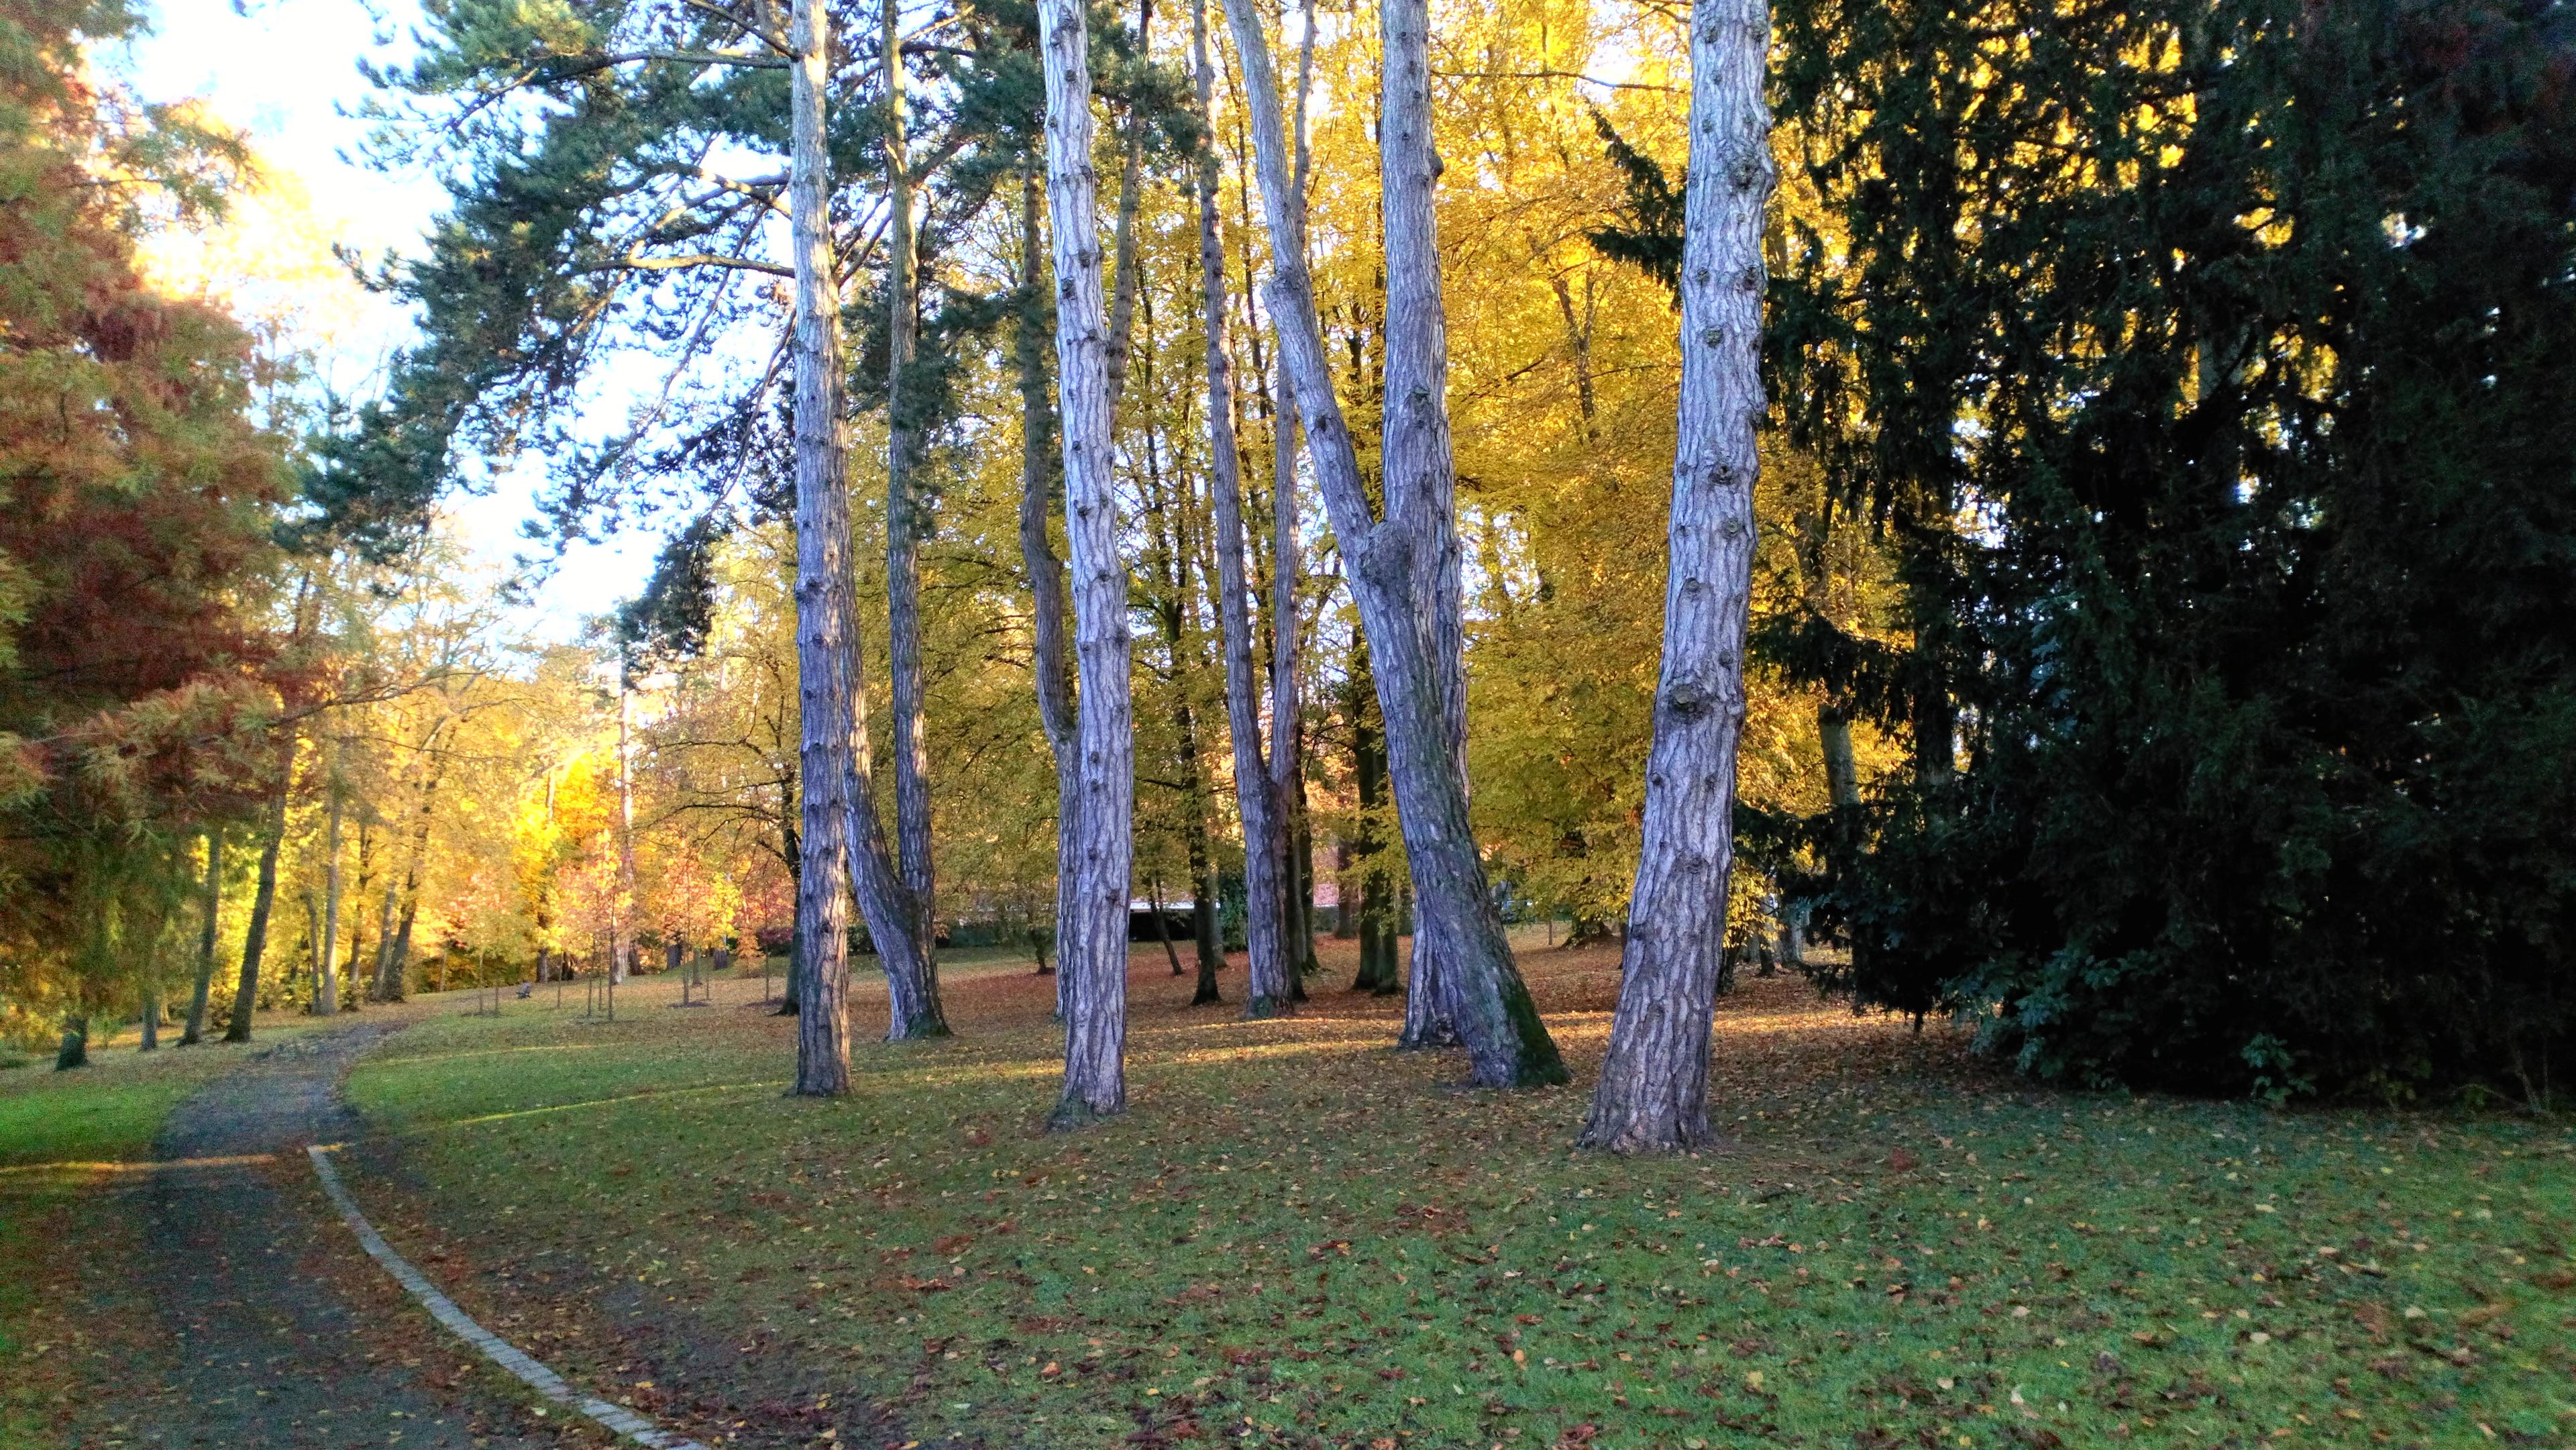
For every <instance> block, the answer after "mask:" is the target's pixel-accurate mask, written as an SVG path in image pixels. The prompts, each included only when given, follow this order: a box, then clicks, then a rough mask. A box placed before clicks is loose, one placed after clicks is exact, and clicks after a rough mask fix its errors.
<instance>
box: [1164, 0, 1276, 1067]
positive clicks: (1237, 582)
mask: <svg viewBox="0 0 2576 1450" xmlns="http://www.w3.org/2000/svg"><path fill="white" fill-rule="evenodd" d="M1190 63H1191V67H1192V69H1193V70H1194V71H1195V72H1196V81H1197V86H1198V105H1199V115H1200V118H1201V119H1202V120H1204V119H1206V118H1207V117H1208V116H1209V115H1211V114H1213V106H1214V100H1215V94H1216V68H1215V62H1214V58H1213V57H1212V56H1211V55H1210V53H1209V48H1208V35H1207V0H1196V3H1195V5H1194V6H1193V9H1192V12H1191V35H1190ZM1216 190H1217V159H1216V147H1215V144H1214V142H1213V141H1212V140H1211V141H1210V142H1209V143H1208V144H1207V145H1206V146H1205V147H1204V148H1203V149H1202V150H1201V151H1200V153H1199V165H1198V203H1199V302H1200V316H1201V322H1202V330H1203V331H1204V332H1205V333H1206V339H1207V420H1208V460H1209V469H1210V472H1209V492H1210V494H1211V496H1212V501H1213V503H1214V505H1215V512H1216V581H1217V587H1216V592H1217V622H1218V626H1219V628H1220V629H1221V630H1222V631H1223V634H1224V645H1225V717H1226V726H1227V730H1226V733H1227V735H1228V736H1229V737H1231V739H1232V740H1233V742H1234V800H1235V809H1236V810H1237V811H1238V812H1239V813H1240V814H1241V816H1242V818H1243V878H1244V893H1245V897H1246V902H1245V909H1244V926H1243V935H1244V946H1245V947H1246V948H1247V951H1248V954H1249V958H1250V962H1251V969H1250V979H1251V980H1250V984H1249V985H1248V986H1247V987H1246V988H1245V996H1246V1000H1245V1002H1244V1015H1245V1016H1247V1017H1270V1016H1275V1015H1277V1014H1279V1013H1281V1012H1284V1011H1286V1010H1287V1008H1288V974H1289V973H1290V972H1291V971H1294V970H1295V966H1294V964H1292V963H1291V962H1290V961H1289V960H1288V956H1287V952H1286V950H1285V945H1286V944H1285V940H1284V932H1285V929H1286V927H1287V924H1288V918H1287V911H1286V887H1285V884H1284V882H1283V881H1282V879H1281V873H1282V871H1283V869H1284V868H1285V867H1286V865H1287V855H1288V853H1287V844H1288V843H1287V836H1286V834H1285V832H1283V831H1282V830H1281V827H1282V826H1283V825H1284V824H1285V823H1284V822H1283V821H1282V820H1281V819H1280V814H1279V809H1278V807H1279V791H1278V788H1277V787H1276V785H1275V784H1274V783H1273V782H1272V780H1271V775H1270V765H1269V762H1268V760H1267V758H1266V753H1265V751H1264V750H1263V748H1262V743H1261V701H1260V698H1259V695H1258V693H1257V686H1256V684H1255V682H1254V677H1253V667H1252V602H1251V597H1250V595H1249V593H1248V590H1247V586H1246V584H1245V582H1244V575H1243V550H1244V539H1243V468H1242V463H1241V454H1240V452H1239V449H1238V445H1237V443H1236V440H1235V435H1234V364H1233V361H1232V359H1231V358H1230V357H1229V356H1228V354H1227V352H1226V346H1225V319H1226V283H1225V252H1224V248H1223V244H1222V242H1221V240H1220V237H1219V233H1218V229H1217V210H1216ZM1280 431H1281V432H1282V433H1283V434H1285V432H1286V428H1285V425H1284V424H1283V425H1282V428H1281V430H1280ZM1288 446H1289V447H1290V448H1292V449H1293V447H1294V446H1295V445H1294V444H1293V443H1291V444H1290V445H1288ZM1205 985H1206V986H1207V987H1209V988H1213V986H1214V985H1215V984H1214V982H1213V981H1212V980H1210V981H1206V982H1205Z"/></svg>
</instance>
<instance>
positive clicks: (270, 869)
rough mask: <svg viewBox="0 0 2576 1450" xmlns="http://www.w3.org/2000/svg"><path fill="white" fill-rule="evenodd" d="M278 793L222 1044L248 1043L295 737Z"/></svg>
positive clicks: (292, 777)
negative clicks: (239, 972)
mask: <svg viewBox="0 0 2576 1450" xmlns="http://www.w3.org/2000/svg"><path fill="white" fill-rule="evenodd" d="M284 753H285V757H286V763H285V764H284V765H283V766H281V767H280V769H279V773H278V780H277V794H275V795H273V796H271V797H269V803H268V831H267V833H266V835H265V836H263V837H262V838H261V840H260V844H259V884H258V886H257V887H256V888H254V889H253V891H252V892H251V898H250V932H249V934H248V935H247V936H245V937H243V938H242V957H241V976H240V977H239V979H238V980H236V981H235V983H234V984H233V1010H232V1018H231V1020H230V1021H228V1022H227V1023H225V1025H224V1041H226V1042H248V1041H250V1014H251V1011H252V1009H253V1008H254V1007H255V1006H256V1005H257V1004H258V1001H259V960H260V957H261V955H262V954H263V953H265V952H266V951H267V950H268V921H269V916H270V913H271V912H272V911H274V910H275V908H276V905H277V853H278V849H279V848H280V847H282V846H283V845H285V844H286V804H287V800H288V797H289V795H290V794H291V793H292V791H293V789H294V784H295V737H294V736H293V735H292V734H289V735H288V736H287V738H286V748H285V752H284Z"/></svg>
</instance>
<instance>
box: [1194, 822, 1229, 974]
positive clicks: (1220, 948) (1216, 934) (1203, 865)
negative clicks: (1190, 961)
mask: <svg viewBox="0 0 2576 1450" xmlns="http://www.w3.org/2000/svg"><path fill="white" fill-rule="evenodd" d="M1223 915H1224V908H1223V907H1222V906H1221V905H1220V904H1219V903H1218V901H1217V890H1216V863H1215V862H1214V861H1212V860H1210V859H1208V849H1207V841H1206V839H1205V838H1204V837H1199V836H1193V837H1191V838H1190V935H1191V937H1192V938H1194V939H1195V940H1196V941H1197V943H1198V966H1199V981H1198V990H1197V991H1195V992H1193V993H1191V994H1190V1005H1191V1006H1193V1007H1206V1006H1210V1005H1213V1004H1215V1003H1218V1002H1222V1001H1224V1000H1225V993H1223V992H1221V991H1219V990H1218V989H1217V981H1216V974H1217V973H1219V972H1222V971H1224V970H1225V923H1224V922H1223V921H1222V920H1220V918H1221V917H1222V916H1223Z"/></svg>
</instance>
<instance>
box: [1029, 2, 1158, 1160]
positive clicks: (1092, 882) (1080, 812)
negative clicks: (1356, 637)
mask: <svg viewBox="0 0 2576 1450" xmlns="http://www.w3.org/2000/svg"><path fill="white" fill-rule="evenodd" d="M1086 22H1087V17H1086V15H1085V12H1084V8H1083V6H1082V5H1081V4H1080V3H1079V0H1040V3H1039V5H1038V25H1039V31H1040V37H1039V50H1040V51H1041V52H1042V54H1043V56H1044V58H1045V68H1046V86H1047V148H1046V152H1047V200H1048V210H1049V213H1050V220H1051V221H1052V223H1053V233H1054V236H1053V242H1054V252H1055V275H1056V290H1057V305H1056V378H1057V389H1058V392H1059V395H1060V398H1061V413H1062V418H1063V429H1062V435H1063V454H1064V479H1065V533H1066V538H1067V540H1068V541H1069V543H1070V544H1071V553H1072V556H1073V558H1072V575H1073V596H1074V633H1075V655H1076V658H1077V661H1078V663H1079V668H1080V673H1081V683H1082V691H1081V698H1080V700H1079V702H1078V704H1077V713H1076V717H1075V726H1074V740H1075V747H1076V748H1075V777H1076V780H1075V784H1076V787H1077V794H1076V796H1075V799H1074V801H1073V802H1072V803H1071V805H1070V807H1066V806H1062V805H1060V806H1059V809H1068V808H1069V809H1070V810H1071V811H1072V813H1073V814H1074V817H1075V819H1076V822H1077V826H1078V829H1077V830H1076V832H1075V835H1074V840H1075V842H1076V844H1077V847H1078V849H1077V852H1076V854H1075V855H1074V856H1073V858H1072V859H1070V860H1066V861H1062V862H1059V864H1058V875H1059V877H1060V879H1061V882H1062V885H1061V887H1060V891H1059V897H1058V899H1059V902H1060V905H1059V909H1058V913H1057V919H1056V935H1057V942H1056V955H1057V959H1058V961H1059V962H1060V964H1061V972H1062V982H1063V988H1062V990H1063V993H1064V1004H1065V1014H1064V1016H1065V1070H1064V1094H1063V1097H1062V1098H1061V1100H1060V1101H1059V1102H1058V1103H1057V1105H1056V1109H1055V1113H1054V1116H1053V1117H1052V1119H1051V1120H1050V1122H1051V1126H1054V1127H1057V1128H1070V1127H1075V1126H1078V1125H1080V1124H1083V1123H1086V1122H1089V1121H1091V1120H1092V1119H1094V1118H1096V1117H1099V1116H1101V1115H1104V1114H1109V1113H1115V1112H1117V1111H1119V1110H1120V1109H1122V1108H1124V1107H1125V1106H1126V1101H1127V1085H1126V1038H1127V991H1126V986H1127V982H1126V978H1127V900H1128V871H1129V867H1130V864H1131V861H1132V856H1133V849H1134V841H1133V835H1132V833H1133V830H1134V808H1135V772H1136V760H1135V726H1134V717H1133V714H1132V713H1131V712H1132V707H1131V705H1130V703H1129V698H1128V671H1129V645H1128V624H1127V569H1126V566H1125V564H1124V562H1123V561H1122V560H1121V559H1120V558H1119V556H1118V491H1117V480H1116V478H1115V476H1114V474H1113V471H1112V465H1113V463H1114V456H1113V451H1112V450H1113V445H1112V439H1111V430H1110V400H1109V376H1108V359H1107V356H1106V352H1107V343H1108V338H1107V327H1106V325H1105V323H1104V320H1103V317H1102V311H1101V289H1100V238H1099V225H1098V218H1097V215H1096V208H1097V206H1098V197H1097V195H1096V194H1095V189H1094V184H1093V178H1092V170H1091V154H1092V151H1091V134H1092V127H1091V72H1090V62H1089V49H1090V44H1089V35H1088V33H1087V29H1086Z"/></svg>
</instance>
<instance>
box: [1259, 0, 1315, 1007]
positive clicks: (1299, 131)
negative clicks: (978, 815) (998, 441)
mask: <svg viewBox="0 0 2576 1450" xmlns="http://www.w3.org/2000/svg"><path fill="white" fill-rule="evenodd" d="M1301 8H1302V10H1303V12H1304V13H1303V16H1302V23H1301V25H1300V26H1299V30H1298V39H1297V98H1296V107H1295V110H1294V111H1293V112H1292V114H1291V116H1290V120H1289V126H1288V131H1289V141H1290V151H1291V166H1292V171H1291V174H1290V179H1289V187H1288V191H1289V202H1290V204H1291V207H1292V209H1293V211H1294V213H1295V217H1294V220H1295V223H1296V225H1295V227H1294V229H1293V231H1294V235H1293V238H1292V242H1291V245H1293V246H1295V248H1296V249H1297V259H1298V262H1299V264H1300V270H1302V269H1303V264H1304V262H1305V260H1306V172H1307V164H1308V159H1309V152H1308V150H1307V144H1306V116H1307V112H1308V109H1309V106H1308V98H1309V96H1310V94H1311V93H1312V91H1313V88H1314V83H1315V9H1314V4H1313V0H1306V3H1305V4H1304V5H1303V6H1302V7H1301ZM1281 14H1282V20H1281V24H1282V25H1283V26H1284V25H1285V24H1286V19H1285V14H1286V12H1285V10H1284V9H1283V11H1282V12H1281ZM1279 391H1280V396H1279V397H1277V398H1275V399H1273V400H1272V401H1273V407H1272V410H1271V430H1270V525H1271V529H1270V599H1269V601H1268V603H1269V609H1268V611H1267V613H1268V615H1269V625H1270V756H1269V766H1270V779H1269V785H1270V795H1271V807H1270V815H1271V820H1272V822H1273V826H1272V829H1273V832H1274V833H1275V835H1276V838H1277V846H1278V851H1279V867H1278V870H1279V879H1280V883H1281V889H1280V892H1279V907H1280V927H1279V932H1280V937H1279V955H1280V959H1281V961H1282V962H1283V963H1284V964H1285V965H1284V967H1283V973H1284V975H1285V976H1286V978H1287V981H1288V995H1289V998H1290V1000H1291V1001H1296V1002H1303V1001H1305V1000H1306V980H1305V978H1306V974H1307V973H1308V972H1311V971H1314V970H1316V968H1317V963H1316V960H1315V934H1314V926H1313V923H1312V922H1310V921H1309V920H1308V916H1309V913H1310V911H1311V909H1312V907H1313V903H1314V883H1313V881H1312V880H1311V879H1310V878H1311V877H1312V875H1313V864H1312V862H1311V861H1307V860H1304V859H1303V858H1302V857H1301V856H1300V855H1299V854H1298V853H1299V851H1300V850H1301V844H1300V843H1301V841H1302V840H1303V839H1304V838H1303V836H1302V834H1301V833H1302V832H1303V829H1304V825H1305V812H1304V810H1303V806H1304V801H1305V788H1304V787H1305V782H1304V779H1303V776H1304V771H1305V760H1304V758H1303V754H1302V751H1303V741H1302V739H1301V737H1300V735H1299V732H1298V722H1299V710H1300V706H1299V703H1298V698H1297V695H1298V691H1297V683H1298V682H1297V644H1298V640H1297V628H1298V615H1297V580H1298V576H1299V574H1300V573H1301V572H1302V564H1301V562H1300V553H1301V551H1300V549H1299V546H1298V538H1297V410H1296V409H1295V408H1293V407H1291V406H1289V405H1288V399H1287V397H1286V394H1287V392H1288V389H1287V387H1286V385H1285V382H1284V380H1283V383H1282V385H1281V387H1280V390H1279ZM1301 866H1302V867H1303V868H1304V869H1303V870H1302V872H1301V870H1300V869H1299V868H1300V867H1301Z"/></svg>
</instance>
